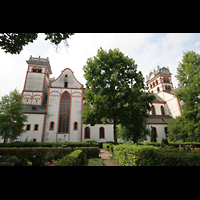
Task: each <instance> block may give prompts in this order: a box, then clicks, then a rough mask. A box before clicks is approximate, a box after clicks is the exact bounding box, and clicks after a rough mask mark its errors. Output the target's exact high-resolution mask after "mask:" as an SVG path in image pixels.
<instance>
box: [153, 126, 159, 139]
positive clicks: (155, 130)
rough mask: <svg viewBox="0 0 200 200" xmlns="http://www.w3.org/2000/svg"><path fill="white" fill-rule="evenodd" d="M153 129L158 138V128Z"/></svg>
mask: <svg viewBox="0 0 200 200" xmlns="http://www.w3.org/2000/svg"><path fill="white" fill-rule="evenodd" d="M152 129H153V133H154V134H156V137H158V133H157V129H156V127H153V128H152Z"/></svg>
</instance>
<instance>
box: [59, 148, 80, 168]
mask: <svg viewBox="0 0 200 200" xmlns="http://www.w3.org/2000/svg"><path fill="white" fill-rule="evenodd" d="M83 161H84V155H83V151H82V150H75V151H73V152H72V153H71V154H69V155H66V156H64V157H63V158H62V159H61V160H60V161H59V162H57V163H56V164H55V166H80V165H81V164H82V162H83Z"/></svg>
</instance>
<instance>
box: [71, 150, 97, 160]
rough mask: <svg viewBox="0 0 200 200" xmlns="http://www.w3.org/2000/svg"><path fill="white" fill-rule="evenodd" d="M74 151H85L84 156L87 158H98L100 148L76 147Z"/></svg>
mask: <svg viewBox="0 0 200 200" xmlns="http://www.w3.org/2000/svg"><path fill="white" fill-rule="evenodd" d="M73 149H74V150H78V149H80V150H83V154H84V156H85V157H86V158H98V157H99V148H98V147H76V148H73Z"/></svg>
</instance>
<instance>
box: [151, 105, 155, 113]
mask: <svg viewBox="0 0 200 200" xmlns="http://www.w3.org/2000/svg"><path fill="white" fill-rule="evenodd" d="M155 114H156V111H155V107H154V106H153V105H152V106H151V115H155Z"/></svg>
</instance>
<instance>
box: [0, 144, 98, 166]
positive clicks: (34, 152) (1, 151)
mask: <svg viewBox="0 0 200 200" xmlns="http://www.w3.org/2000/svg"><path fill="white" fill-rule="evenodd" d="M50 149H51V150H52V151H55V150H57V151H58V154H62V155H66V154H70V153H71V152H73V151H75V150H82V151H83V154H84V156H85V157H86V158H94V157H99V148H98V147H76V148H71V147H65V148H62V147H58V148H57V147H52V148H48V147H45V148H42V147H28V148H15V147H14V148H0V155H11V156H16V157H17V158H19V159H20V158H26V159H27V160H29V161H33V160H34V159H35V156H36V157H37V159H38V160H40V163H42V162H43V159H44V158H45V156H46V155H47V153H48V152H49V150H50Z"/></svg>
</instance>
